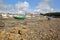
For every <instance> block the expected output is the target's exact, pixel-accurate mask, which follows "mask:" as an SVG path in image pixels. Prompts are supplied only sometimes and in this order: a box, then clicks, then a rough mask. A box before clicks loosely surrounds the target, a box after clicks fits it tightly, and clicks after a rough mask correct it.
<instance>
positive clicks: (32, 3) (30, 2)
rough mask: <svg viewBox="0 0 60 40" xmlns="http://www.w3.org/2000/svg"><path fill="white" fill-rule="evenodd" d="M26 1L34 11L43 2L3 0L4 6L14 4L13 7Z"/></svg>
mask: <svg viewBox="0 0 60 40" xmlns="http://www.w3.org/2000/svg"><path fill="white" fill-rule="evenodd" d="M24 1H26V2H28V3H29V4H30V8H31V9H34V8H35V7H36V6H37V4H38V3H39V2H40V1H41V0H3V2H4V4H12V5H15V4H16V3H17V2H24Z"/></svg>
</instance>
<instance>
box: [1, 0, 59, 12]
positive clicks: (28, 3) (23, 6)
mask: <svg viewBox="0 0 60 40" xmlns="http://www.w3.org/2000/svg"><path fill="white" fill-rule="evenodd" d="M22 10H23V11H25V12H33V13H47V12H60V0H0V12H12V13H14V12H15V13H17V12H18V13H21V12H22Z"/></svg>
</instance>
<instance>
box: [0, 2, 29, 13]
mask: <svg viewBox="0 0 60 40" xmlns="http://www.w3.org/2000/svg"><path fill="white" fill-rule="evenodd" d="M22 10H23V11H28V10H29V3H28V2H26V1H25V2H18V3H16V4H15V5H12V4H8V5H6V4H3V3H2V4H1V5H0V12H5V13H6V12H7V13H8V12H10V13H11V12H13V13H20V11H22Z"/></svg>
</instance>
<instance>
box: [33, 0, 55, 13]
mask: <svg viewBox="0 0 60 40" xmlns="http://www.w3.org/2000/svg"><path fill="white" fill-rule="evenodd" d="M48 1H50V0H43V1H42V2H41V3H39V4H38V6H37V7H36V9H35V10H34V12H39V13H47V12H52V11H53V10H54V9H53V8H52V7H50V5H49V3H48Z"/></svg>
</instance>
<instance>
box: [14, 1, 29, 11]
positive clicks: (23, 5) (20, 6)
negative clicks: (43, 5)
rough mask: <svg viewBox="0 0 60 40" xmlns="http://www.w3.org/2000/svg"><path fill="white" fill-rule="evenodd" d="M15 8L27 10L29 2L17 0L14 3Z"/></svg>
mask: <svg viewBox="0 0 60 40" xmlns="http://www.w3.org/2000/svg"><path fill="white" fill-rule="evenodd" d="M15 8H16V10H18V12H19V11H20V10H23V11H27V10H28V9H29V3H28V2H26V1H25V2H18V3H17V4H16V5H15Z"/></svg>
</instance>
